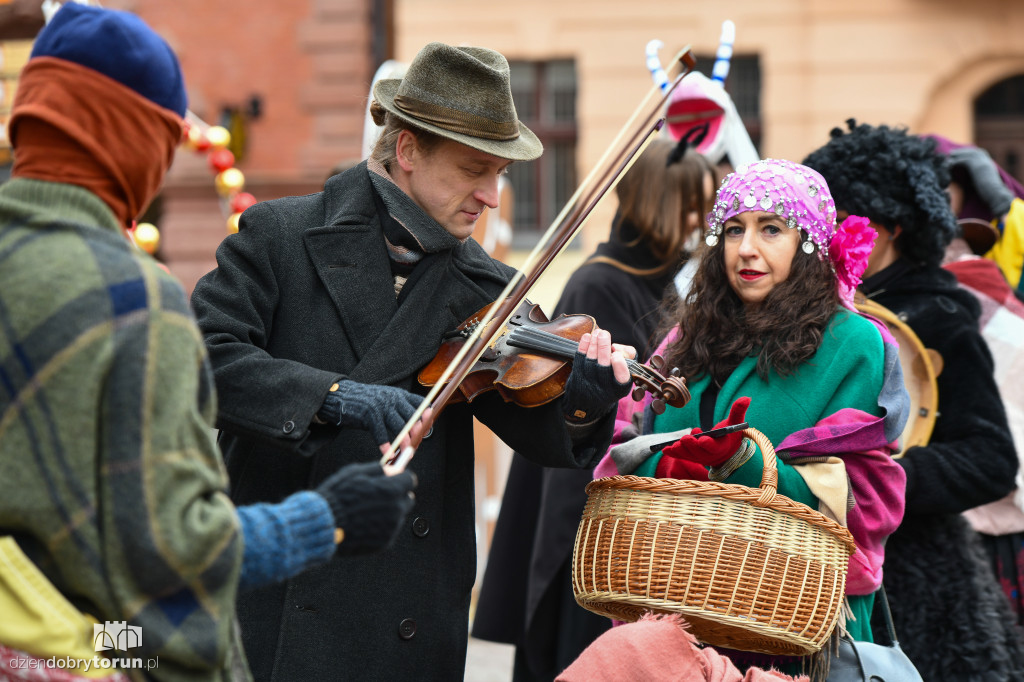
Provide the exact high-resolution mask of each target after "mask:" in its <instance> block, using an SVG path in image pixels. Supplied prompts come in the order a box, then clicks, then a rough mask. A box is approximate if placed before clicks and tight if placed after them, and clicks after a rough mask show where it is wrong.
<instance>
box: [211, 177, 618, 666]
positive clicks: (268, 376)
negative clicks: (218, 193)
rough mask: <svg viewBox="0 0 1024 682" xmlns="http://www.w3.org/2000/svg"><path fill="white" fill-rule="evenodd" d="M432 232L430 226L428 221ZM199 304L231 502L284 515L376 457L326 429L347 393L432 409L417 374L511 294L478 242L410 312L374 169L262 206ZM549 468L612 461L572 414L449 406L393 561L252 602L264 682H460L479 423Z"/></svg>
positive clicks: (458, 251)
mask: <svg viewBox="0 0 1024 682" xmlns="http://www.w3.org/2000/svg"><path fill="white" fill-rule="evenodd" d="M423 219H424V220H429V218H427V217H426V215H425V214H423ZM217 262H218V267H217V269H216V270H214V271H213V272H211V273H209V274H208V275H206V276H205V277H204V278H203V279H202V280H201V281H200V282H199V284H198V285H197V287H196V290H195V292H194V294H193V305H194V307H195V310H196V315H197V318H198V320H199V325H200V328H201V329H202V330H203V332H204V337H205V340H206V343H207V346H208V348H209V351H210V357H211V360H212V362H213V366H214V371H215V378H216V384H217V391H218V394H219V406H220V410H219V415H218V427H219V428H220V429H221V436H220V443H221V446H222V448H223V451H224V456H225V457H226V459H227V465H228V473H229V476H230V479H231V493H232V498H233V499H234V500H235V502H236V503H238V504H249V503H253V502H274V501H278V500H280V499H282V498H284V497H285V496H286V495H288V494H289V493H292V492H294V491H296V490H301V489H305V488H310V487H314V486H316V485H317V484H318V483H319V482H321V481H323V480H324V479H325V478H326V477H327V476H329V475H330V474H331V473H332V472H334V471H335V470H337V469H338V468H339V467H341V466H342V465H344V464H346V463H349V462H353V461H369V460H375V459H379V457H380V451H379V449H378V447H377V444H376V443H374V442H373V439H372V438H371V437H370V435H369V434H368V433H366V432H364V431H361V430H353V429H341V430H339V429H338V428H337V427H333V426H324V425H316V424H314V423H313V416H314V415H315V413H316V412H317V410H318V409H319V408H320V406H321V404H322V402H323V399H324V396H325V395H326V394H327V391H328V390H329V388H330V386H331V384H332V383H333V382H334V381H336V380H337V379H338V378H339V377H343V376H344V377H349V378H351V379H353V380H355V381H359V382H363V383H375V384H387V385H391V386H399V387H402V388H405V389H409V390H414V391H418V392H420V393H425V392H426V391H425V389H423V388H422V387H419V386H418V384H417V382H416V375H417V372H418V370H419V369H420V368H421V367H423V366H424V365H425V364H426V363H427V362H428V361H429V360H430V359H431V358H432V357H433V356H434V355H435V353H436V351H437V349H438V347H439V345H440V343H441V338H442V335H443V334H444V333H445V332H448V331H451V330H453V329H455V328H456V327H457V326H458V325H459V324H460V323H462V322H463V321H464V320H466V319H467V318H468V317H469V316H470V315H472V314H473V313H475V312H477V311H478V310H480V309H481V308H483V307H484V306H485V305H487V304H488V303H490V302H492V301H493V300H494V298H496V297H497V295H498V294H499V293H500V292H501V290H502V289H503V287H504V285H505V283H506V281H507V280H508V279H509V277H510V275H511V273H512V270H511V269H510V268H508V267H507V266H504V265H502V264H500V263H498V262H497V261H494V260H492V259H491V258H489V257H488V256H487V255H486V254H485V253H484V252H483V250H482V249H481V248H480V247H479V246H478V245H477V244H476V242H473V241H472V240H470V241H467V242H466V243H464V244H461V245H460V246H458V247H457V248H455V249H453V250H449V251H441V252H439V253H434V254H428V255H427V256H426V257H425V258H424V260H423V261H421V262H420V263H419V264H418V265H417V266H416V269H415V270H414V272H413V274H412V275H411V276H410V279H409V281H408V283H407V284H406V285H405V289H404V290H403V299H402V303H401V305H399V304H398V303H397V301H396V297H395V293H394V286H393V281H392V275H391V267H390V264H389V259H388V254H387V250H386V246H385V244H384V239H383V235H382V231H381V220H380V217H379V216H378V215H377V209H376V203H375V191H374V190H373V188H372V185H371V183H370V181H369V176H368V175H367V169H366V165H365V163H364V164H360V165H359V166H356V167H355V168H353V169H351V170H349V171H347V172H345V173H343V174H340V175H337V176H335V177H333V178H331V179H330V180H328V182H327V184H326V185H325V187H324V191H323V192H321V193H318V194H312V195H309V196H305V197H289V198H285V199H279V200H276V201H270V202H265V203H261V204H257V205H255V206H253V207H252V208H250V209H249V210H247V211H246V212H245V214H244V215H243V217H242V220H241V229H240V231H239V233H238V234H237V235H234V236H230V237H228V238H227V239H226V240H225V241H224V243H223V244H222V245H221V247H220V248H219V249H218V251H217ZM472 415H475V416H476V417H477V418H479V419H480V421H481V422H483V423H484V424H485V425H487V426H488V427H489V428H491V429H492V430H493V431H494V432H495V433H497V434H498V435H499V436H500V437H502V438H503V439H504V440H505V441H506V442H507V443H508V444H509V445H510V446H512V447H514V448H516V449H517V450H519V451H521V452H528V453H530V456H531V457H532V458H534V459H535V460H536V461H538V462H541V463H543V464H545V465H550V466H585V465H589V464H592V461H593V460H594V458H595V457H596V456H598V455H600V454H601V452H600V449H602V448H603V447H606V443H607V439H608V438H609V437H610V431H611V422H612V420H611V419H606V420H605V422H607V423H606V424H602V425H601V426H602V428H600V429H599V431H600V435H602V436H604V437H603V438H598V439H597V440H598V441H599V442H597V443H595V445H596V447H585V446H582V445H575V446H574V444H573V442H572V441H571V439H570V437H569V434H568V431H567V428H566V425H565V420H564V417H563V416H562V413H561V409H560V406H559V405H558V401H555V402H553V403H550V404H548V405H546V406H544V407H539V408H533V409H524V408H520V407H516V406H514V405H510V404H505V403H504V402H503V401H502V400H501V399H500V397H498V396H497V394H496V393H495V392H493V391H492V392H489V393H487V394H485V395H483V396H481V397H479V398H478V399H477V400H475V401H474V402H473V403H472V405H471V406H467V405H466V404H459V405H454V406H451V407H447V408H445V410H444V412H443V413H442V415H441V416H440V417H439V418H438V419H437V421H436V422H435V424H434V427H433V431H432V433H431V434H430V436H429V437H428V438H426V439H425V440H424V442H423V444H422V446H421V447H420V448H419V450H418V451H417V454H416V457H415V458H414V459H413V460H412V463H411V464H410V469H411V470H412V471H414V472H415V473H416V475H417V477H418V479H419V486H418V488H417V490H416V506H415V508H414V509H413V511H412V513H411V514H410V516H409V518H408V520H407V527H406V530H405V531H404V532H402V533H401V534H400V535H399V538H398V540H397V542H396V543H395V545H394V547H393V548H391V549H390V550H388V551H385V552H383V553H379V554H374V555H370V556H365V557H355V558H353V557H345V556H336V557H335V558H334V559H333V560H332V561H331V562H330V563H329V564H328V565H326V566H323V567H319V568H316V569H313V570H311V571H309V572H307V573H305V574H302V575H300V576H299V577H297V578H295V579H293V580H290V581H288V582H287V583H285V584H282V585H279V586H275V587H271V588H267V589H263V590H259V591H256V592H254V593H249V594H245V595H241V596H240V597H239V605H238V613H239V617H240V621H241V625H242V633H243V640H244V643H245V648H246V653H247V655H248V657H249V662H250V665H251V667H252V669H253V674H254V675H255V677H256V678H257V679H258V680H280V681H282V682H294V681H298V680H329V679H337V680H347V679H358V680H401V679H416V680H424V679H437V680H454V679H461V677H462V674H463V669H464V665H465V650H466V640H467V627H468V625H467V621H468V612H469V601H470V588H471V587H472V585H473V581H474V577H475V571H476V565H475V564H476V561H475V559H476V554H475V527H474V513H473V499H474V494H473V482H474V478H473V435H472V420H471V416H472Z"/></svg>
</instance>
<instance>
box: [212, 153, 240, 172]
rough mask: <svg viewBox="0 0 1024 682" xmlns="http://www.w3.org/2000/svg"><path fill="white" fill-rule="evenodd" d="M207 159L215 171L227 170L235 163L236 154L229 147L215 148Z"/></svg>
mask: <svg viewBox="0 0 1024 682" xmlns="http://www.w3.org/2000/svg"><path fill="white" fill-rule="evenodd" d="M206 160H207V161H208V162H209V164H210V168H211V169H212V170H213V171H214V172H215V173H220V172H221V171H226V170H227V169H228V168H231V167H232V166H234V165H235V155H234V154H232V153H231V151H230V150H228V149H214V150H213V151H211V152H210V154H209V156H208V157H207V159H206Z"/></svg>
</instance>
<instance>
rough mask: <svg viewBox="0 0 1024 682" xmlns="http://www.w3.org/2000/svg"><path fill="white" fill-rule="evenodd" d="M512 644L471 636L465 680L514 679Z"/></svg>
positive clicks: (503, 681)
mask: <svg viewBox="0 0 1024 682" xmlns="http://www.w3.org/2000/svg"><path fill="white" fill-rule="evenodd" d="M514 650H515V649H514V647H513V646H512V645H511V644H496V643H494V642H485V641H484V640H482V639H475V638H473V637H470V638H469V650H468V652H467V654H466V678H465V682H509V681H510V680H511V679H512V656H513V652H514Z"/></svg>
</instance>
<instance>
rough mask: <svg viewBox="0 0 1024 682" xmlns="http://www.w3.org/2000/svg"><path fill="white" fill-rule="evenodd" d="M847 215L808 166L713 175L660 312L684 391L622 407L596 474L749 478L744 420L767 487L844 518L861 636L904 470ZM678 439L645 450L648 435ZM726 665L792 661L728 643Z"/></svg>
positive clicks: (756, 472)
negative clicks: (679, 397)
mask: <svg viewBox="0 0 1024 682" xmlns="http://www.w3.org/2000/svg"><path fill="white" fill-rule="evenodd" d="M867 222H868V221H867V220H866V219H863V218H858V217H856V216H851V217H850V218H848V219H846V220H845V221H843V223H842V225H839V226H838V227H837V224H836V209H835V204H834V203H833V201H832V197H831V195H830V193H829V189H828V185H827V184H826V183H825V180H824V179H823V178H822V177H821V175H819V174H818V173H817V172H815V171H813V170H811V169H810V168H807V167H805V166H801V165H799V164H796V163H792V162H789V161H779V160H773V159H766V160H762V161H758V162H756V163H752V164H746V165H743V166H740V168H738V169H737V171H736V172H734V173H732V174H730V175H729V176H727V177H726V178H725V180H724V181H723V183H722V186H721V188H720V189H719V190H718V194H717V200H716V202H715V204H714V207H713V209H712V211H711V213H709V214H708V216H707V228H708V229H707V233H706V242H707V245H708V247H709V248H708V249H707V250H706V252H705V253H704V256H703V258H702V259H701V263H700V267H699V269H698V271H697V273H696V276H695V278H694V281H693V286H692V288H691V289H690V291H689V293H688V294H687V295H686V296H685V298H684V299H683V300H681V301H680V302H679V303H678V304H677V307H676V308H675V309H674V310H672V311H671V315H670V317H669V319H671V320H673V321H674V325H675V326H674V328H673V329H672V330H671V331H670V332H669V334H668V335H667V337H666V338H665V341H664V342H663V343H662V345H661V347H660V349H659V351H658V352H659V353H660V354H662V355H663V356H664V357H665V359H666V361H667V366H669V367H679V369H680V370H681V372H682V375H683V376H684V377H685V378H686V381H687V384H688V386H689V389H690V393H691V396H692V398H691V400H690V402H689V403H688V404H687V405H686V406H684V407H683V408H679V409H676V408H671V407H669V408H667V409H666V410H665V412H664V413H662V414H655V413H654V410H653V409H652V408H651V405H650V401H649V400H648V401H645V402H644V403H634V402H633V401H632V400H631V399H626V400H623V401H621V402H620V404H619V412H618V420H619V421H618V424H617V427H618V428H617V431H616V438H615V441H614V443H613V448H612V449H611V451H610V452H609V454H608V455H607V456H606V457H605V458H604V459H603V460H602V462H601V464H600V465H599V466H598V468H597V470H596V471H595V477H599V476H608V475H614V474H635V475H639V476H656V477H668V478H682V479H696V480H709V479H710V480H716V481H724V482H726V483H735V484H740V485H745V486H748V487H753V488H756V487H758V486H759V484H760V481H761V473H762V468H763V462H762V458H761V453H760V451H759V449H758V447H757V446H756V445H755V444H754V443H753V442H752V441H750V440H749V439H747V438H745V437H744V435H743V433H742V431H737V432H734V433H731V434H728V435H726V436H724V437H720V438H711V437H708V436H702V435H701V433H702V431H707V430H709V429H711V428H713V427H718V426H725V425H732V424H737V423H740V422H743V421H746V422H747V423H748V424H749V425H750V426H752V427H754V428H756V429H758V430H759V431H761V432H763V433H764V434H765V435H766V436H767V437H768V438H769V440H771V442H772V443H773V444H774V445H775V447H776V450H777V454H778V456H779V463H778V470H779V484H778V490H779V493H780V494H782V495H785V496H787V497H789V498H791V499H793V500H796V501H798V502H802V503H804V504H807V505H808V506H810V507H812V508H814V509H817V510H819V511H821V512H822V513H824V514H826V515H827V516H830V517H831V518H834V519H836V520H837V521H838V522H839V523H841V524H842V525H844V526H846V527H847V528H848V529H849V530H850V532H851V533H852V534H853V536H854V539H855V540H856V541H857V546H858V550H857V552H856V553H855V554H854V555H853V556H852V557H851V559H850V565H849V573H848V577H847V584H846V592H847V603H848V607H849V611H848V613H849V617H848V618H847V620H846V622H845V623H843V624H842V625H843V626H844V627H845V629H846V630H847V631H848V632H849V634H850V635H851V636H852V637H853V638H854V639H857V640H866V641H871V640H872V636H871V630H870V625H869V624H870V620H871V611H872V608H873V603H874V594H875V591H876V590H877V589H878V588H879V586H880V585H881V580H882V559H883V549H884V543H885V539H886V537H887V536H888V535H889V534H890V533H892V531H893V530H894V529H895V528H896V527H897V525H898V524H899V523H900V520H901V519H902V516H903V499H904V491H905V477H904V473H903V470H902V469H901V467H899V466H898V465H897V464H896V463H895V462H894V461H893V460H892V457H891V455H892V453H893V452H894V451H895V448H896V441H897V439H898V437H899V434H900V433H901V432H902V430H903V426H904V424H905V422H906V418H907V411H908V405H909V398H908V396H907V393H906V390H905V389H904V386H903V377H902V372H901V370H900V365H899V361H898V357H897V348H896V343H895V341H894V340H893V338H892V337H891V336H889V334H888V332H887V331H885V329H884V327H883V326H882V325H881V324H880V323H877V322H875V321H872V320H870V319H868V318H865V317H864V316H862V315H860V314H859V313H858V312H857V311H856V310H855V308H854V306H853V292H854V290H855V289H856V287H857V285H858V284H859V283H860V276H861V274H862V273H863V271H864V268H865V266H866V264H867V257H868V254H869V253H870V251H871V246H872V244H873V242H874V238H875V232H874V230H873V229H871V228H870V227H868V225H867ZM673 437H676V438H677V440H676V441H675V442H673V443H672V444H671V445H669V446H667V447H665V448H663V449H662V450H661V451H660V452H657V453H655V454H654V455H651V450H650V445H651V444H652V443H655V442H658V443H660V442H665V441H666V440H669V441H670V440H671V439H672V438H673ZM725 653H727V655H728V656H729V657H730V658H731V659H732V660H733V662H735V663H736V664H737V666H739V667H740V668H747V667H750V666H758V667H768V666H769V665H774V666H782V667H783V669H784V670H786V671H799V670H800V668H801V667H802V664H803V663H804V661H801V660H800V659H799V658H791V659H786V658H780V657H775V658H769V657H765V656H764V655H761V654H754V653H750V652H738V651H728V652H725Z"/></svg>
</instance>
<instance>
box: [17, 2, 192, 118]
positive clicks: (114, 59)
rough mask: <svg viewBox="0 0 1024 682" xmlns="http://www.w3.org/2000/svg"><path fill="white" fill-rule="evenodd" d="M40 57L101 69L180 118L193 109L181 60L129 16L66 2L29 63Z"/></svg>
mask: <svg viewBox="0 0 1024 682" xmlns="http://www.w3.org/2000/svg"><path fill="white" fill-rule="evenodd" d="M35 57H56V58H58V59H64V60H66V61H69V62H74V63H75V64H79V65H81V66H85V67H87V68H90V69H92V70H94V71H98V72H100V73H102V74H103V75H104V76H106V77H108V78H112V79H113V80H115V81H117V82H118V83H121V84H122V85H124V86H126V87H128V88H131V89H132V90H134V91H135V92H137V93H139V94H140V95H142V96H143V97H145V98H146V99H148V100H150V101H151V102H154V103H155V104H158V105H160V106H161V107H163V108H165V109H170V110H171V111H173V112H175V113H177V114H178V115H179V116H181V117H184V116H185V110H186V109H187V108H188V96H187V95H186V94H185V81H184V79H183V78H182V76H181V66H180V65H179V64H178V58H177V57H176V56H175V54H174V52H173V51H172V50H171V48H170V46H169V45H168V44H167V43H166V42H164V39H163V38H161V37H160V36H158V35H157V34H156V32H155V31H153V29H151V28H150V27H149V26H147V25H146V23H145V22H144V21H142V19H140V18H139V17H137V16H135V15H134V14H131V13H129V12H121V11H118V10H111V9H103V8H100V7H91V6H88V5H82V4H79V3H77V2H65V3H64V6H63V7H61V8H60V10H58V12H57V13H56V14H55V15H54V16H53V19H51V20H50V23H49V24H47V25H46V26H45V27H44V28H43V30H42V31H41V32H40V33H39V37H37V38H36V42H35V45H34V46H33V47H32V55H31V57H30V59H31V58H35Z"/></svg>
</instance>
